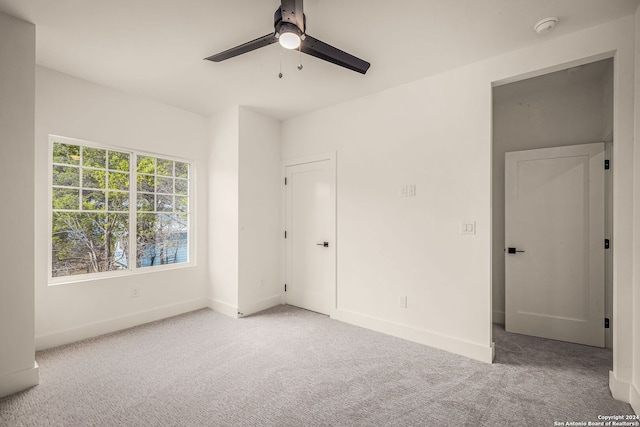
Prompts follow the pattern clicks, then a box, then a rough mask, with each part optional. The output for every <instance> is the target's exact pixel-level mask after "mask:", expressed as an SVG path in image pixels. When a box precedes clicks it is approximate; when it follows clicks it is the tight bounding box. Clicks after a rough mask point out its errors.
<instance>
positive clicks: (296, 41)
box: [278, 32, 300, 49]
mask: <svg viewBox="0 0 640 427" xmlns="http://www.w3.org/2000/svg"><path fill="white" fill-rule="evenodd" d="M278 42H279V43H280V46H282V47H283V48H285V49H297V48H298V46H300V36H299V35H298V34H296V33H294V32H286V33H281V34H280V37H278Z"/></svg>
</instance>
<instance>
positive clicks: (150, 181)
mask: <svg viewBox="0 0 640 427" xmlns="http://www.w3.org/2000/svg"><path fill="white" fill-rule="evenodd" d="M136 182H137V188H138V191H143V192H146V193H153V190H154V189H155V182H156V181H155V177H154V176H153V175H141V174H137V176H136Z"/></svg>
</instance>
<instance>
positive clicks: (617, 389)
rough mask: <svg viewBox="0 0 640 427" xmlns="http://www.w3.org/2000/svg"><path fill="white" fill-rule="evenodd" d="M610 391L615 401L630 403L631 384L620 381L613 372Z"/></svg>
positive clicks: (610, 378)
mask: <svg viewBox="0 0 640 427" xmlns="http://www.w3.org/2000/svg"><path fill="white" fill-rule="evenodd" d="M609 390H611V396H613V398H614V399H616V400H621V401H623V402H627V403H629V397H630V395H631V384H630V383H628V382H626V381H622V380H620V379H618V377H616V374H615V372H613V371H609Z"/></svg>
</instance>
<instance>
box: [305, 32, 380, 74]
mask: <svg viewBox="0 0 640 427" xmlns="http://www.w3.org/2000/svg"><path fill="white" fill-rule="evenodd" d="M300 50H301V51H302V52H304V53H306V54H308V55H311V56H315V57H316V58H320V59H324V60H325V61H329V62H332V63H334V64H336V65H339V66H341V67H344V68H348V69H349V70H353V71H357V72H358V73H360V74H366V73H367V70H368V69H369V67H370V66H371V64H369V63H368V62H367V61H365V60H362V59H360V58H357V57H355V56H353V55H351V54H348V53H347V52H344V51H342V50H340V49H338V48H336V47H333V46H331V45H328V44H326V43H325V42H322V41H320V40H318V39H316V38H313V37H311V36H310V35H307V37H306V38H305V39H304V40H303V41H302V44H301V45H300Z"/></svg>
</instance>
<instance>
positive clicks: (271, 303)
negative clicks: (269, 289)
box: [238, 294, 284, 316]
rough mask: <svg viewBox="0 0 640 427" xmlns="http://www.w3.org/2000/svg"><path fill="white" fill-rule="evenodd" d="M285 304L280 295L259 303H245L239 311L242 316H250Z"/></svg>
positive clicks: (264, 299)
mask: <svg viewBox="0 0 640 427" xmlns="http://www.w3.org/2000/svg"><path fill="white" fill-rule="evenodd" d="M283 302H284V301H283V296H282V295H280V294H278V295H273V296H270V297H268V298H263V299H261V300H258V301H253V302H250V303H248V304H244V303H243V304H242V306H240V308H239V309H238V311H239V312H241V313H242V316H249V315H251V314H254V313H258V312H260V311H263V310H267V309H269V308H271V307H275V306H277V305H282V304H283Z"/></svg>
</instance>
